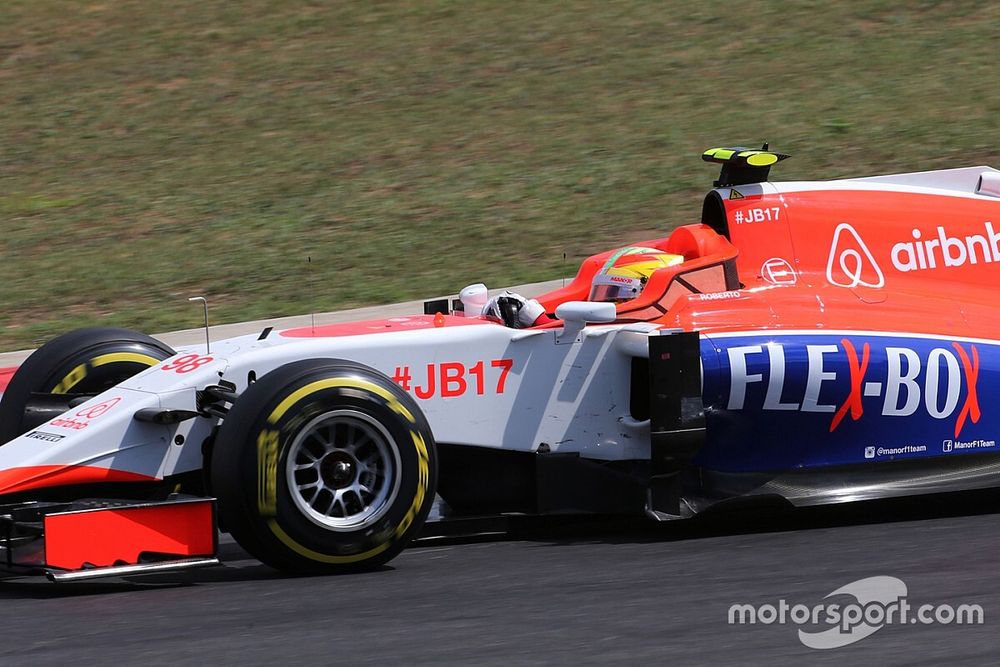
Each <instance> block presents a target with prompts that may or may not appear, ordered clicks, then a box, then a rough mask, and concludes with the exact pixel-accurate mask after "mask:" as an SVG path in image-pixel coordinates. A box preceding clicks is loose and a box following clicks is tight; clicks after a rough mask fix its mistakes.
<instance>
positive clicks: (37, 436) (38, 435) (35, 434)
mask: <svg viewBox="0 0 1000 667" xmlns="http://www.w3.org/2000/svg"><path fill="white" fill-rule="evenodd" d="M24 437H25V438H31V439H32V440H42V441H43V442H59V441H60V440H62V439H63V438H65V437H66V436H65V435H59V434H57V433H46V432H45V431H32V432H31V433H25V434H24Z"/></svg>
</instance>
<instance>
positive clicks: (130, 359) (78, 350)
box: [0, 327, 174, 443]
mask: <svg viewBox="0 0 1000 667" xmlns="http://www.w3.org/2000/svg"><path fill="white" fill-rule="evenodd" d="M173 355H174V351H173V350H172V349H170V348H169V347H167V346H166V345H164V344H163V343H161V342H160V341H158V340H156V339H155V338H151V337H149V336H147V335H145V334H141V333H139V332H137V331H131V330H129V329H115V328H109V327H93V328H88V329H77V330H76V331H70V332H69V333H65V334H63V335H61V336H58V337H56V338H53V339H52V340H50V341H49V342H47V343H45V345H42V346H41V347H40V348H38V349H37V350H35V351H34V352H33V353H32V354H31V356H30V357H28V358H27V359H26V360H25V362H24V363H23V364H21V366H20V368H18V369H17V372H16V373H14V377H13V378H11V381H10V384H8V385H7V389H6V390H5V391H4V393H3V400H0V443H5V442H8V441H9V440H12V439H13V438H16V437H17V436H19V435H21V434H22V433H25V432H27V431H29V430H31V429H32V428H34V427H35V426H38V425H40V424H42V423H44V422H45V421H47V418H46V417H45V416H42V417H38V416H35V415H33V414H32V413H31V408H30V404H31V401H32V398H33V395H37V394H52V395H64V394H72V395H74V396H78V397H79V396H82V397H86V396H96V395H97V394H99V393H101V392H103V391H105V390H107V389H110V388H111V387H113V386H115V385H116V384H118V383H120V382H123V381H125V380H127V379H128V378H130V377H132V376H133V375H135V374H137V373H140V372H142V371H144V370H146V369H147V368H149V367H150V366H155V365H156V364H158V363H160V362H161V361H163V360H164V359H167V358H168V357H172V356H173ZM67 407H68V404H67Z"/></svg>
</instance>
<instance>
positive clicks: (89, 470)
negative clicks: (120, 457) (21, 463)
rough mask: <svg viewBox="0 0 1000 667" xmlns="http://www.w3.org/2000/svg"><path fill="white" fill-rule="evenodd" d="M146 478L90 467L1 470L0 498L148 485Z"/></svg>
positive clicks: (67, 466) (153, 478)
mask: <svg viewBox="0 0 1000 667" xmlns="http://www.w3.org/2000/svg"><path fill="white" fill-rule="evenodd" d="M155 480H156V478H155V477H149V476H147V475H142V474H139V473H135V472H129V471H127V470H115V469H113V468H101V467H98V466H89V465H41V466H26V467H23V468H8V469H7V470H0V496H4V495H7V494H9V493H22V492H24V491H34V490H35V489H42V488H47V487H53V486H71V485H77V484H102V483H107V482H150V481H155Z"/></svg>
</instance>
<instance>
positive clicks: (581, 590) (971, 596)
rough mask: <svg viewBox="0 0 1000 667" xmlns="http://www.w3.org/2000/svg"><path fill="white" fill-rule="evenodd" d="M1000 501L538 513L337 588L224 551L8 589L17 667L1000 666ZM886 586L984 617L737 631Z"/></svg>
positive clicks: (6, 613)
mask: <svg viewBox="0 0 1000 667" xmlns="http://www.w3.org/2000/svg"><path fill="white" fill-rule="evenodd" d="M998 509H1000V496H998V495H997V494H996V493H982V492H980V493H975V494H963V495H959V496H950V497H938V498H932V499H908V500H902V501H888V502H886V501H882V502H878V503H866V504H864V505H857V506H854V507H833V508H819V509H810V510H804V511H803V510H796V511H787V510H786V511H779V510H773V509H772V510H760V509H758V510H752V511H751V510H745V511H742V512H740V513H738V514H726V515H716V516H709V517H702V518H700V519H696V520H693V521H689V522H682V523H672V524H659V525H658V524H652V523H647V522H645V521H644V520H634V521H632V520H628V521H621V520H617V521H607V520H585V521H581V520H569V519H565V518H562V519H545V520H523V519H522V520H515V521H514V522H513V523H512V524H511V525H510V526H509V527H508V528H509V531H508V533H507V534H506V535H505V536H502V537H492V538H488V539H484V538H481V537H480V538H463V539H460V540H452V541H449V542H445V543H433V542H431V543H426V544H423V545H415V546H413V547H411V548H409V549H407V550H406V551H404V552H403V553H402V554H401V555H400V556H399V557H398V558H396V559H395V560H393V561H392V562H391V563H390V564H389V565H388V566H386V567H384V568H383V569H382V570H380V571H377V572H371V573H367V574H361V575H344V576H332V577H319V578H297V577H287V576H284V575H281V574H278V573H276V572H274V571H272V570H270V569H269V568H267V567H265V566H263V565H261V564H259V563H258V562H257V561H255V560H253V559H251V558H249V556H247V554H246V553H245V552H243V551H242V550H241V549H240V548H239V547H237V546H236V545H235V544H234V543H232V542H231V541H228V540H224V541H223V543H222V548H221V555H222V559H223V561H224V563H225V566H224V567H221V568H213V569H210V570H200V571H197V572H190V573H187V574H185V575H182V576H178V575H173V576H168V575H159V576H157V577H146V578H144V579H142V578H140V579H135V580H132V581H128V582H126V581H121V580H118V581H111V582H109V583H100V584H98V583H87V584H72V585H65V584H64V585H56V584H49V583H46V582H40V581H37V580H28V579H18V580H8V581H4V582H0V610H2V611H0V619H2V622H0V664H5V665H6V664H31V665H65V664H69V663H74V664H80V665H89V664H102V665H106V664H115V665H132V664H143V665H160V664H164V665H165V664H170V665H178V664H241V665H257V664H261V665H262V664H273V663H284V664H300V663H308V664H320V665H326V664H334V663H339V664H375V663H384V664H391V663H400V662H404V661H405V662H406V663H423V664H428V663H429V664H455V663H460V664H470V663H475V664H524V663H530V664H539V663H548V664H567V663H583V664H593V663H624V662H639V661H643V662H647V663H650V664H654V663H655V664H667V662H668V661H671V662H678V663H680V664H709V663H717V664H769V665H776V664H778V665H781V664H821V665H822V664H831V665H833V664H837V665H839V664H852V665H857V664H879V665H891V664H900V665H903V664H906V665H915V664H917V665H919V664H926V665H931V664H942V663H948V664H990V663H995V662H996V656H997V655H1000V633H998V632H997V624H998V623H1000V577H998V576H997V563H998V561H1000V514H997V513H996V511H997V510H998ZM875 575H891V576H894V577H898V578H900V579H902V580H903V581H904V582H906V584H907V586H908V595H909V598H908V599H909V601H910V602H911V603H912V604H913V605H919V604H923V603H928V604H934V605H940V604H951V605H953V606H957V605H959V604H980V605H982V606H983V608H984V611H985V615H984V617H985V624H983V625H963V626H958V625H927V626H924V625H905V626H901V625H888V626H885V627H883V628H882V629H881V630H879V631H878V632H876V633H875V634H874V635H872V636H870V637H867V638H865V639H863V640H861V641H860V642H857V643H855V644H852V645H850V646H846V647H842V648H837V649H830V650H825V651H818V650H815V649H810V648H807V647H805V646H803V645H802V644H801V643H800V642H799V641H798V639H797V627H796V626H794V625H783V626H782V625H754V626H751V625H744V626H739V625H729V624H728V622H727V614H728V609H729V606H730V605H732V604H734V603H751V604H754V605H760V604H766V603H771V604H775V605H777V604H779V600H780V599H782V598H784V599H785V600H787V601H788V604H789V605H792V604H798V603H802V604H807V605H810V606H812V605H815V604H818V603H820V602H821V601H822V598H823V597H824V596H825V595H827V594H828V593H830V592H832V591H834V590H835V589H837V588H838V587H840V586H842V585H844V584H847V583H849V582H851V581H854V580H857V579H861V578H865V577H870V576H875Z"/></svg>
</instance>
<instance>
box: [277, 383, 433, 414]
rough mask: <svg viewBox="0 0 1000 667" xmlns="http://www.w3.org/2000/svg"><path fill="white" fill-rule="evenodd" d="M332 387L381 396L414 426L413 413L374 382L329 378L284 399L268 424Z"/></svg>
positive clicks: (300, 389) (302, 388)
mask: <svg viewBox="0 0 1000 667" xmlns="http://www.w3.org/2000/svg"><path fill="white" fill-rule="evenodd" d="M334 387H352V388H355V389H361V390H363V391H368V392H371V393H373V394H375V395H377V396H381V397H382V398H384V399H385V401H386V403H388V404H389V408H391V409H392V411H393V412H395V413H397V414H399V415H400V416H401V417H403V419H405V420H406V421H408V422H410V423H411V424H416V419H414V417H413V413H412V412H410V411H409V410H407V409H406V406H404V405H403V404H402V403H400V402H399V399H398V398H396V397H395V396H394V395H393V394H392V392H390V391H388V390H387V389H384V388H382V387H380V386H378V385H377V384H375V383H374V382H369V381H368V380H361V379H359V378H330V379H327V380H317V381H315V382H310V383H309V384H307V385H306V386H304V387H300V388H299V389H296V390H295V391H293V392H292V393H291V394H289V395H288V396H286V397H285V399H284V400H283V401H281V403H278V406H277V407H276V408H275V409H274V410H273V411H272V412H271V414H270V415H268V417H267V423H268V424H277V423H278V420H279V419H281V418H282V417H283V416H284V414H285V413H286V412H288V410H289V408H291V407H292V406H293V405H295V404H296V403H298V402H299V401H301V400H302V399H303V398H305V397H306V396H308V395H310V394H314V393H316V392H317V391H322V390H324V389H332V388H334Z"/></svg>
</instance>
